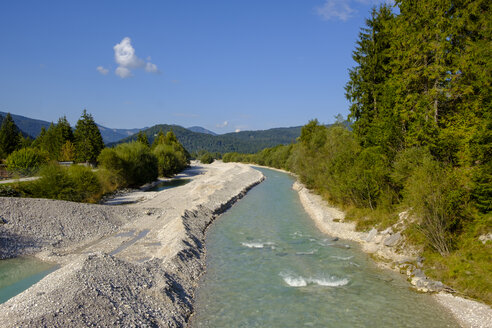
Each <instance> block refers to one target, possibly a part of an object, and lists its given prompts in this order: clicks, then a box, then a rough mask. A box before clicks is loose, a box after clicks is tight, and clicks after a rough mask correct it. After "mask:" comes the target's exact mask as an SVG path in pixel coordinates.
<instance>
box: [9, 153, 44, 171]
mask: <svg viewBox="0 0 492 328" xmlns="http://www.w3.org/2000/svg"><path fill="white" fill-rule="evenodd" d="M46 161H47V156H46V154H45V153H44V152H42V151H40V150H38V149H35V148H22V149H20V150H16V151H14V152H13V153H11V154H10V155H9V157H7V160H6V164H7V170H8V171H10V172H15V173H19V174H22V175H31V174H34V173H36V171H38V169H39V167H40V166H41V165H42V164H44V163H46Z"/></svg>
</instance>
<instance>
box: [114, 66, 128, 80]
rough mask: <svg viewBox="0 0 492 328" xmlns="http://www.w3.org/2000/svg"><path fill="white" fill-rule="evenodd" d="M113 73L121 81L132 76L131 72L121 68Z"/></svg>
mask: <svg viewBox="0 0 492 328" xmlns="http://www.w3.org/2000/svg"><path fill="white" fill-rule="evenodd" d="M114 72H115V74H116V75H118V76H119V77H121V78H122V79H124V78H127V77H130V76H132V71H130V70H129V69H128V68H126V67H123V66H118V67H117V68H116V70H115V71H114Z"/></svg>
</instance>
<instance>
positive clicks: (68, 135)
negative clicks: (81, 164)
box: [56, 116, 74, 144]
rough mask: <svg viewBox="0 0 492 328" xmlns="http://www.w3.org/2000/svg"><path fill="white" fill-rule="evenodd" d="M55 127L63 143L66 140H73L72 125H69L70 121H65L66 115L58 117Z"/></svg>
mask: <svg viewBox="0 0 492 328" xmlns="http://www.w3.org/2000/svg"><path fill="white" fill-rule="evenodd" d="M56 129H57V131H58V133H57V134H58V135H59V136H60V138H61V140H62V141H63V144H64V143H65V142H67V141H70V142H73V141H74V136H73V131H72V127H71V126H70V123H69V122H68V121H67V117H66V116H63V117H60V118H59V119H58V123H56Z"/></svg>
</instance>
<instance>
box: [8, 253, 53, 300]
mask: <svg viewBox="0 0 492 328" xmlns="http://www.w3.org/2000/svg"><path fill="white" fill-rule="evenodd" d="M57 268H58V267H57V266H56V265H54V264H53V263H47V262H43V261H40V260H38V259H36V258H31V257H17V258H14V259H9V260H1V261H0V303H3V302H6V301H7V300H9V299H10V298H12V297H14V296H15V295H17V294H20V293H21V292H23V291H24V290H26V289H28V288H29V287H31V286H32V285H34V284H35V283H37V282H38V281H40V280H41V279H43V278H44V277H45V276H46V275H48V274H50V273H51V272H53V271H55V270H56V269H57Z"/></svg>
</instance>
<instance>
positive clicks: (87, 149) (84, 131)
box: [74, 109, 104, 163]
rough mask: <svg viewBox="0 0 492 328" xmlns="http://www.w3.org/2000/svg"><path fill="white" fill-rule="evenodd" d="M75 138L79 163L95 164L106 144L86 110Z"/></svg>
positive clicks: (76, 129) (78, 122)
mask: <svg viewBox="0 0 492 328" xmlns="http://www.w3.org/2000/svg"><path fill="white" fill-rule="evenodd" d="M74 138H75V150H76V154H77V161H79V162H90V163H95V162H96V160H97V156H99V153H100V152H101V150H102V149H103V148H104V142H103V139H102V137H101V132H99V129H98V127H97V125H96V123H95V122H94V119H93V118H92V115H90V114H87V111H86V110H85V109H84V112H83V113H82V117H81V118H80V119H79V120H78V121H77V125H76V126H75V131H74Z"/></svg>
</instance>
